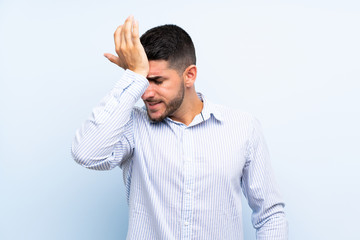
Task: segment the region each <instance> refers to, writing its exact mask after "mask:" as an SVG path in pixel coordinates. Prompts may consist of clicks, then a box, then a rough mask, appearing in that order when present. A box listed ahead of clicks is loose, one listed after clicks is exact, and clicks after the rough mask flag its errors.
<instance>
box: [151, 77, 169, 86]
mask: <svg viewBox="0 0 360 240" xmlns="http://www.w3.org/2000/svg"><path fill="white" fill-rule="evenodd" d="M147 79H148V80H149V82H153V83H155V84H156V85H160V84H162V83H163V82H164V80H165V78H163V77H161V76H156V77H148V78H147Z"/></svg>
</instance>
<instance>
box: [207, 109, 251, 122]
mask: <svg viewBox="0 0 360 240" xmlns="http://www.w3.org/2000/svg"><path fill="white" fill-rule="evenodd" d="M213 107H214V109H216V111H217V112H218V113H219V114H220V115H221V117H222V118H223V120H224V121H225V122H226V121H229V122H239V123H240V122H241V123H244V124H251V123H252V122H253V121H255V120H256V118H255V116H254V115H253V114H252V113H249V112H246V111H242V110H239V109H236V108H232V107H229V106H225V105H221V104H213Z"/></svg>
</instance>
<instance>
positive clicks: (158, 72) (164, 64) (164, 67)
mask: <svg viewBox="0 0 360 240" xmlns="http://www.w3.org/2000/svg"><path fill="white" fill-rule="evenodd" d="M173 71H175V70H174V69H171V68H169V63H168V61H166V60H150V61H149V74H148V77H156V76H162V75H165V74H171V73H172V72H173Z"/></svg>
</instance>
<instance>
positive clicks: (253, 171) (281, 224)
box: [242, 119, 288, 240]
mask: <svg viewBox="0 0 360 240" xmlns="http://www.w3.org/2000/svg"><path fill="white" fill-rule="evenodd" d="M242 189H243V192H244V195H245V197H246V198H247V200H248V203H249V206H250V207H251V209H252V210H253V213H252V223H253V226H254V228H255V229H256V239H258V240H285V239H288V225H287V220H286V218H285V213H284V206H285V204H284V203H283V201H282V199H281V196H280V194H279V190H278V186H277V184H276V182H275V179H274V175H273V171H272V168H271V164H270V157H269V152H268V149H267V146H266V144H265V140H264V137H263V135H262V132H261V126H260V123H259V122H258V121H257V120H256V119H253V130H252V135H251V137H250V139H249V142H248V149H247V160H246V164H245V167H244V170H243V176H242Z"/></svg>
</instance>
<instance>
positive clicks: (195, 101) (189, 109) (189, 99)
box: [170, 89, 203, 126]
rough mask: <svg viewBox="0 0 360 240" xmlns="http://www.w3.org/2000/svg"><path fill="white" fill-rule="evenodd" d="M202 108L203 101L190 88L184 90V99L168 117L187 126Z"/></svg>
mask: <svg viewBox="0 0 360 240" xmlns="http://www.w3.org/2000/svg"><path fill="white" fill-rule="evenodd" d="M202 109H203V102H202V101H201V100H200V98H199V97H198V95H197V94H196V91H195V89H192V90H190V91H185V96H184V100H183V102H182V104H181V106H180V107H179V109H178V110H177V111H176V112H175V113H174V114H173V115H172V116H170V118H171V119H172V120H174V121H178V122H182V123H184V124H185V125H186V126H189V124H190V123H191V122H192V121H193V119H194V118H195V116H196V115H198V114H199V113H201V111H202Z"/></svg>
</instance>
